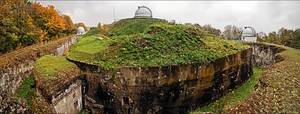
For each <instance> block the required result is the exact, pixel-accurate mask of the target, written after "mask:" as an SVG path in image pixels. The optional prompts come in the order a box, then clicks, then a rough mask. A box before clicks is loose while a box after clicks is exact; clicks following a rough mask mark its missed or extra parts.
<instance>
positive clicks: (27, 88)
mask: <svg viewBox="0 0 300 114" xmlns="http://www.w3.org/2000/svg"><path fill="white" fill-rule="evenodd" d="M33 85H34V80H33V77H32V76H29V77H28V78H26V79H25V80H24V81H23V83H22V84H21V86H20V87H19V88H18V89H17V91H16V95H17V97H19V98H21V99H22V100H25V102H26V104H27V106H28V107H30V106H31V105H32V102H31V101H32V96H33V95H34V88H33Z"/></svg>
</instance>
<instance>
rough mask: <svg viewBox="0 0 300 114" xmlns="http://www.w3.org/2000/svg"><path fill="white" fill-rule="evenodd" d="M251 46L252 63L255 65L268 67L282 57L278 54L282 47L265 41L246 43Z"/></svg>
mask: <svg viewBox="0 0 300 114" xmlns="http://www.w3.org/2000/svg"><path fill="white" fill-rule="evenodd" d="M247 44H249V45H250V46H251V47H252V50H253V51H252V63H253V65H255V66H261V67H268V66H270V65H272V64H274V63H276V62H278V61H281V60H282V59H283V58H282V57H281V56H280V55H278V53H279V52H281V51H283V50H284V49H283V48H280V47H278V46H275V45H272V44H265V43H247Z"/></svg>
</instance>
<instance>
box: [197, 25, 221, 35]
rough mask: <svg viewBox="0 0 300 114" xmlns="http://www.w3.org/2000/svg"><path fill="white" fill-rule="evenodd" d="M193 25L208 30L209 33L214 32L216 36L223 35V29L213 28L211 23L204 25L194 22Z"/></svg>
mask: <svg viewBox="0 0 300 114" xmlns="http://www.w3.org/2000/svg"><path fill="white" fill-rule="evenodd" d="M193 26H194V27H196V28H199V29H201V30H203V31H207V32H208V33H211V34H214V35H216V36H219V35H221V30H220V29H216V28H213V27H212V26H211V25H210V24H207V25H203V26H201V25H199V24H194V25H193Z"/></svg>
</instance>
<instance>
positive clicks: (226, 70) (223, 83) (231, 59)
mask: <svg viewBox="0 0 300 114" xmlns="http://www.w3.org/2000/svg"><path fill="white" fill-rule="evenodd" d="M251 54H252V49H251V48H250V49H247V50H244V51H242V52H240V53H237V54H234V55H229V56H227V57H224V58H221V59H218V60H215V61H212V62H210V63H208V64H204V65H201V64H197V63H193V64H186V65H169V66H157V67H123V68H117V69H115V70H109V71H108V70H103V69H102V68H100V67H97V66H93V65H87V64H84V63H78V62H75V63H77V65H78V66H79V67H80V68H81V69H82V71H84V74H85V77H84V78H85V79H86V82H85V85H86V86H85V91H86V96H87V97H85V98H88V99H87V100H85V101H90V102H89V103H90V104H91V103H92V104H95V105H101V106H99V107H95V106H93V105H89V106H86V107H87V108H89V109H91V110H92V111H103V112H104V113H187V110H188V109H190V108H193V107H196V106H198V105H201V104H202V105H203V104H204V103H206V102H208V101H210V100H213V99H216V98H218V97H219V96H221V95H222V94H223V93H226V92H227V91H228V89H232V88H234V87H235V86H236V85H238V84H240V83H242V82H243V81H245V80H247V79H248V78H249V76H251V74H252V62H251ZM93 102H94V103H93ZM102 106H104V107H102Z"/></svg>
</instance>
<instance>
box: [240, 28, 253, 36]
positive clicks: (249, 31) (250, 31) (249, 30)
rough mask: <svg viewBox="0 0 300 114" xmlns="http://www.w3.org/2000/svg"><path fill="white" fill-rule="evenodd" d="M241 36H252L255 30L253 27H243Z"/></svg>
mask: <svg viewBox="0 0 300 114" xmlns="http://www.w3.org/2000/svg"><path fill="white" fill-rule="evenodd" d="M242 36H244V37H254V36H256V32H255V30H254V28H252V27H245V29H244V30H243V31H242Z"/></svg>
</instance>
